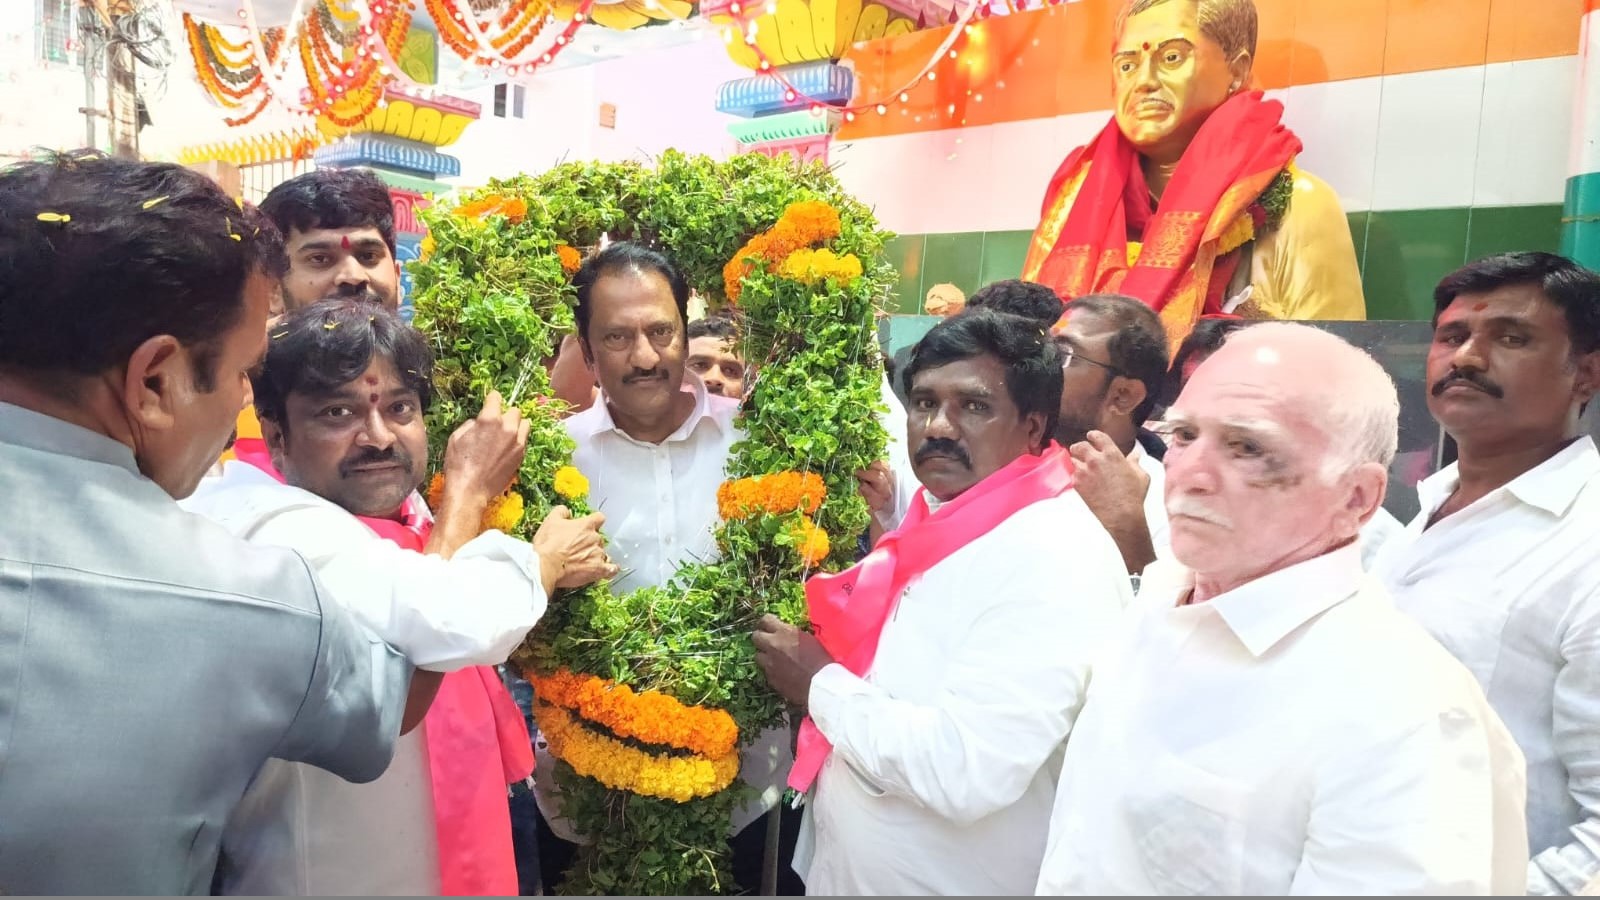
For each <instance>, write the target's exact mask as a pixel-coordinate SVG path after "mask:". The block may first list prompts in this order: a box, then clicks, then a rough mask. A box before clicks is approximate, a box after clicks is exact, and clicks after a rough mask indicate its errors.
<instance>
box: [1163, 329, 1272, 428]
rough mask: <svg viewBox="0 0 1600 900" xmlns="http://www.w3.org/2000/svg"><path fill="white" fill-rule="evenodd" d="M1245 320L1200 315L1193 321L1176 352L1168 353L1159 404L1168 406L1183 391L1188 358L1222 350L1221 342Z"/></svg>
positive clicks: (1201, 356)
mask: <svg viewBox="0 0 1600 900" xmlns="http://www.w3.org/2000/svg"><path fill="white" fill-rule="evenodd" d="M1249 324H1251V323H1250V321H1249V320H1247V319H1237V318H1231V317H1230V318H1223V317H1221V316H1204V317H1201V318H1200V320H1199V321H1197V322H1195V323H1194V329H1193V330H1192V331H1190V332H1189V336H1188V337H1186V338H1184V339H1183V343H1181V344H1179V345H1178V352H1177V353H1175V354H1173V356H1172V365H1171V366H1170V367H1169V368H1168V370H1167V377H1166V383H1165V385H1164V386H1163V387H1162V389H1161V403H1162V405H1164V406H1171V405H1172V404H1174V403H1176V402H1178V395H1179V394H1181V393H1183V368H1184V366H1187V365H1188V364H1189V360H1191V359H1194V358H1195V357H1197V356H1198V357H1199V358H1200V359H1201V360H1202V361H1203V360H1205V358H1206V357H1208V356H1210V355H1211V354H1213V353H1215V352H1217V351H1218V350H1220V349H1222V342H1223V341H1226V340H1227V339H1228V335H1230V334H1233V333H1234V332H1235V331H1238V330H1239V329H1241V328H1244V327H1246V326H1248V325H1249Z"/></svg>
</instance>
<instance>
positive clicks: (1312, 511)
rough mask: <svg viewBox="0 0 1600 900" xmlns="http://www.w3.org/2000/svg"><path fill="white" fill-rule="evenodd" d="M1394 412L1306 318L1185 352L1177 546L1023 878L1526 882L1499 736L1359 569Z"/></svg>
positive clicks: (1183, 888) (1174, 472) (1354, 360)
mask: <svg viewBox="0 0 1600 900" xmlns="http://www.w3.org/2000/svg"><path fill="white" fill-rule="evenodd" d="M1399 408H1400V405H1399V401H1398V400H1397V398H1396V396H1395V389H1394V384H1393V383H1392V382H1391V381H1390V380H1389V377H1388V375H1386V374H1385V373H1384V371H1383V369H1382V368H1380V367H1379V366H1378V364H1377V363H1376V362H1375V361H1374V360H1373V359H1372V358H1371V357H1370V356H1368V355H1366V354H1365V353H1363V352H1361V351H1360V350H1358V349H1356V348H1355V347H1353V346H1351V345H1349V344H1347V343H1345V342H1344V341H1342V340H1340V339H1339V338H1337V337H1334V336H1333V335H1331V334H1328V333H1326V332H1322V331H1319V330H1317V329H1314V328H1310V327H1307V326H1303V325H1290V324H1262V325H1257V326H1254V327H1252V328H1249V329H1246V330H1244V331H1241V332H1239V333H1238V334H1236V335H1234V336H1233V337H1231V338H1230V339H1229V340H1228V342H1227V343H1226V344H1224V345H1223V347H1222V349H1221V350H1219V351H1218V352H1217V353H1216V355H1215V356H1213V357H1211V358H1210V359H1209V360H1207V361H1206V362H1205V363H1204V364H1202V365H1201V366H1200V368H1199V369H1198V370H1197V371H1196V373H1195V375H1194V377H1193V378H1192V379H1191V380H1190V382H1189V384H1188V385H1187V386H1186V387H1185V388H1184V390H1183V394H1182V395H1181V396H1180V397H1179V398H1178V401H1177V403H1176V404H1175V406H1174V407H1173V410H1172V411H1171V413H1170V414H1169V415H1168V417H1167V421H1168V423H1169V425H1170V426H1171V428H1172V446H1171V450H1170V451H1169V452H1168V453H1167V457H1166V460H1165V462H1166V476H1167V477H1166V503H1167V512H1168V515H1169V517H1170V519H1171V523H1172V551H1173V555H1174V556H1175V557H1176V562H1175V563H1173V562H1169V561H1167V560H1162V561H1161V562H1160V563H1157V564H1155V565H1153V566H1152V567H1151V568H1150V569H1148V570H1146V573H1145V580H1144V588H1143V590H1142V591H1141V596H1140V597H1139V600H1138V601H1137V602H1136V604H1135V607H1134V614H1133V615H1132V616H1131V617H1130V621H1129V623H1128V629H1127V631H1126V632H1125V633H1124V634H1123V635H1122V636H1121V638H1120V640H1119V641H1118V642H1117V643H1116V644H1114V645H1113V647H1112V648H1111V652H1110V653H1109V654H1108V655H1107V658H1106V659H1105V660H1103V661H1102V662H1101V664H1100V665H1098V666H1097V668H1096V670H1095V675H1094V683H1093V685H1092V687H1091V690H1090V693H1089V699H1088V702H1087V705H1086V706H1085V709H1084V712H1083V713H1082V715H1081V716H1080V717H1079V719H1078V723H1077V726H1076V727H1075V729H1074V731H1073V735H1072V741H1071V743H1070V744H1069V745H1068V747H1067V756H1066V763H1065V768H1064V770H1063V772H1062V777H1061V781H1060V787H1059V791H1058V794H1057V798H1056V807H1055V812H1054V816H1053V818H1052V820H1051V826H1050V838H1049V845H1048V849H1047V851H1046V856H1045V862H1044V866H1043V871H1042V873H1041V875H1040V879H1039V885H1038V887H1039V892H1040V893H1071V894H1194V893H1204V894H1225V895H1237V894H1280V895H1281V894H1331V893H1340V894H1441V893H1448V894H1458V895H1459V894H1485V893H1494V894H1505V893H1520V892H1521V890H1522V889H1523V887H1524V868H1525V866H1526V864H1527V860H1526V857H1525V854H1526V851H1527V834H1526V829H1525V826H1524V823H1523V797H1524V765H1523V760H1522V756H1521V754H1520V753H1519V752H1518V750H1517V747H1516V744H1515V743H1514V742H1513V741H1512V739H1511V737H1510V735H1509V734H1508V733H1507V731H1506V729H1505V727H1504V726H1503V725H1502V724H1501V722H1500V720H1499V719H1498V718H1496V717H1495V714H1494V712H1493V710H1491V709H1490V708H1489V706H1488V704H1487V702H1486V701H1485V699H1484V696H1483V692H1482V690H1481V689H1480V688H1479V687H1478V685H1477V682H1476V680H1475V679H1473V677H1472V675H1471V673H1470V672H1468V671H1467V669H1466V668H1465V667H1463V666H1462V665H1461V664H1460V663H1459V662H1457V661H1456V660H1455V659H1454V658H1453V657H1452V656H1450V654H1449V653H1447V652H1445V650H1444V649H1443V648H1442V647H1440V646H1439V645H1438V644H1437V643H1436V642H1435V641H1434V640H1433V638H1431V637H1429V636H1428V634H1427V633H1426V632H1425V631H1423V630H1422V629H1421V628H1420V627H1418V626H1417V625H1415V624H1414V623H1413V622H1411V620H1410V619H1408V618H1407V617H1406V616H1404V615H1402V614H1401V613H1399V612H1397V611H1396V610H1395V609H1394V608H1393V606H1392V605H1391V603H1390V601H1389V598H1388V596H1387V595H1386V594H1385V593H1384V591H1383V589H1382V587H1381V586H1379V585H1378V584H1377V583H1376V582H1371V581H1367V580H1365V579H1364V578H1363V577H1362V570H1361V558H1360V552H1359V549H1358V547H1357V544H1356V536H1357V533H1358V532H1359V531H1360V529H1361V526H1362V524H1363V523H1365V522H1366V521H1367V520H1368V519H1370V518H1371V517H1372V515H1373V514H1374V513H1375V512H1376V511H1377V509H1378V506H1379V504H1380V503H1381V502H1382V501H1383V494H1384V489H1385V487H1386V482H1387V470H1388V464H1389V462H1390V460H1391V459H1392V458H1393V456H1394V452H1395V441H1396V431H1397V419H1398V415H1399Z"/></svg>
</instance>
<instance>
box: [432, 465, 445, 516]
mask: <svg viewBox="0 0 1600 900" xmlns="http://www.w3.org/2000/svg"><path fill="white" fill-rule="evenodd" d="M443 505H444V473H443V472H440V473H439V474H437V475H435V476H433V480H432V481H430V482H428V508H429V509H433V510H437V509H438V508H439V507H441V506H443Z"/></svg>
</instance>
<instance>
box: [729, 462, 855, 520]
mask: <svg viewBox="0 0 1600 900" xmlns="http://www.w3.org/2000/svg"><path fill="white" fill-rule="evenodd" d="M827 496H828V489H827V486H826V485H824V484H823V483H822V476H821V475H818V474H816V473H815V472H806V473H804V474H802V473H800V472H775V473H773V474H771V475H754V476H751V477H749V478H740V479H737V480H734V481H725V482H723V483H722V485H721V486H719V487H718V488H717V511H718V512H719V513H721V514H722V518H723V519H725V520H733V519H746V518H750V517H751V516H758V515H761V514H763V513H766V514H770V515H775V516H781V515H784V514H785V513H791V512H794V511H796V510H799V511H800V512H802V513H805V514H806V515H811V514H814V513H815V512H816V511H817V509H818V508H819V507H821V506H822V501H823V500H824V499H826V498H827Z"/></svg>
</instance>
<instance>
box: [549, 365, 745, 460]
mask: <svg viewBox="0 0 1600 900" xmlns="http://www.w3.org/2000/svg"><path fill="white" fill-rule="evenodd" d="M683 383H684V384H685V385H686V386H687V387H688V388H689V389H690V392H691V393H692V394H693V395H694V408H693V409H691V410H690V411H689V417H688V418H686V419H684V420H683V424H682V425H679V426H678V430H676V431H674V432H673V433H671V434H669V435H667V438H666V440H664V441H662V443H663V444H665V443H670V442H672V441H681V440H683V439H685V438H687V437H688V436H689V435H691V434H693V433H694V430H695V428H697V427H698V426H699V424H700V422H701V420H707V421H709V422H711V424H712V427H714V428H716V429H717V430H718V431H723V430H724V428H725V426H724V424H723V422H722V419H721V418H720V417H718V416H714V415H712V414H711V412H712V404H713V400H712V397H711V394H710V393H709V392H707V391H706V385H705V382H703V381H701V380H700V376H698V375H696V374H695V373H693V372H690V371H688V370H685V371H684V373H683ZM717 399H726V398H717ZM567 428H568V430H569V431H570V433H571V434H572V436H573V438H575V439H578V440H582V439H583V438H590V437H594V436H595V435H597V434H602V433H604V432H607V431H614V432H616V433H617V434H618V435H620V436H622V437H624V438H627V439H628V440H630V441H631V440H633V438H632V437H630V436H629V435H628V433H627V432H625V431H623V430H622V429H621V428H618V427H617V423H616V420H615V419H613V418H611V407H610V406H609V405H607V402H606V392H605V391H604V390H603V389H602V390H601V391H600V395H599V396H598V397H596V398H595V401H594V405H593V406H591V407H589V408H588V409H586V410H584V411H583V412H581V413H579V414H577V415H575V416H573V417H572V418H571V419H568V420H567ZM636 443H637V442H636Z"/></svg>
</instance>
